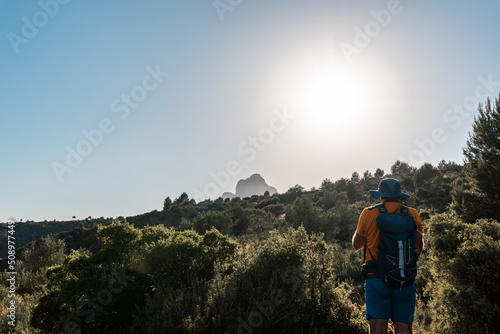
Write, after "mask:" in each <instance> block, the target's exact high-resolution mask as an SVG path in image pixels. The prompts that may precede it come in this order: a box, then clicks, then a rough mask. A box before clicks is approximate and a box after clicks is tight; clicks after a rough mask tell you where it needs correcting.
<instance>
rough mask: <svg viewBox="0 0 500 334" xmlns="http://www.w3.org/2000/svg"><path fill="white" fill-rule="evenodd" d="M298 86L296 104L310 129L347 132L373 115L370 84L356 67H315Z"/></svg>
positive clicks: (306, 72)
mask: <svg viewBox="0 0 500 334" xmlns="http://www.w3.org/2000/svg"><path fill="white" fill-rule="evenodd" d="M296 87H297V88H296V91H295V94H294V95H295V97H294V100H295V105H296V107H297V109H298V111H299V112H300V113H301V115H302V119H303V121H304V122H305V124H304V126H307V127H308V130H309V131H316V132H318V131H319V132H327V133H331V132H332V131H336V132H337V133H340V134H345V133H347V132H348V131H349V130H352V129H353V128H354V127H355V126H356V122H357V121H359V120H360V118H362V117H365V116H366V115H368V114H369V108H370V105H369V104H370V100H371V98H370V89H368V83H367V81H366V79H364V78H363V77H362V76H361V75H360V74H359V73H356V72H355V71H354V70H352V69H348V68H342V67H335V66H332V65H329V66H315V67H314V68H313V69H308V70H307V71H305V73H304V74H303V75H302V76H301V77H300V78H299V79H298V83H297V86H296Z"/></svg>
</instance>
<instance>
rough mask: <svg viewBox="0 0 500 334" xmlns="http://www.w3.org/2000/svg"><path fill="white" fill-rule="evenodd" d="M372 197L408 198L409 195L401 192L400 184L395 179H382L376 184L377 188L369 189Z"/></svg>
mask: <svg viewBox="0 0 500 334" xmlns="http://www.w3.org/2000/svg"><path fill="white" fill-rule="evenodd" d="M370 195H372V197H373V198H375V199H379V198H380V197H402V198H410V195H408V194H405V193H402V192H401V184H400V183H399V181H398V180H396V179H383V180H382V181H380V184H379V185H378V190H370Z"/></svg>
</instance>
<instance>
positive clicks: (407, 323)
mask: <svg viewBox="0 0 500 334" xmlns="http://www.w3.org/2000/svg"><path fill="white" fill-rule="evenodd" d="M370 195H371V196H372V197H373V198H375V199H380V204H378V205H375V206H371V207H368V208H365V209H364V210H363V212H362V213H361V215H360V217H359V221H358V227H357V229H356V232H354V235H353V237H352V245H353V246H354V248H355V249H357V250H359V249H361V248H364V257H365V263H364V264H363V268H362V274H363V277H364V279H365V300H366V319H367V320H369V328H370V334H379V333H383V334H386V333H387V323H388V319H389V318H390V319H392V322H393V324H394V330H395V333H396V334H406V333H412V322H413V315H414V312H415V276H416V262H417V259H418V255H419V254H420V252H421V251H422V246H423V244H422V236H423V235H422V233H423V230H422V221H421V220H420V216H419V215H418V213H417V211H416V210H415V209H413V208H410V207H406V206H404V205H403V204H402V201H403V199H408V198H409V197H410V196H409V195H408V194H405V193H402V192H401V185H400V183H399V181H398V180H395V179H383V180H382V181H380V184H379V188H378V190H370Z"/></svg>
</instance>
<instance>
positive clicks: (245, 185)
mask: <svg viewBox="0 0 500 334" xmlns="http://www.w3.org/2000/svg"><path fill="white" fill-rule="evenodd" d="M266 191H269V194H270V195H272V194H276V193H277V192H278V191H277V190H276V188H274V187H271V186H270V185H268V184H267V183H266V180H264V178H263V177H262V176H261V175H260V174H253V175H252V176H250V177H249V178H247V179H241V180H239V181H238V183H237V184H236V193H234V194H233V193H231V192H225V193H224V194H222V198H224V199H226V198H229V199H231V198H234V197H240V198H245V197H251V196H253V195H264V193H265V192H266Z"/></svg>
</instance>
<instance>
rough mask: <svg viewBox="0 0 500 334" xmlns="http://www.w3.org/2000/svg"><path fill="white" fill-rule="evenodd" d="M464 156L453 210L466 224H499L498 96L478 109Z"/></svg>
mask: <svg viewBox="0 0 500 334" xmlns="http://www.w3.org/2000/svg"><path fill="white" fill-rule="evenodd" d="M463 152H464V155H465V164H464V172H465V174H466V180H467V182H466V183H464V184H459V185H457V186H456V187H455V189H454V191H453V193H452V195H453V203H452V207H453V209H454V210H455V211H456V212H457V213H458V214H459V215H460V216H462V217H463V218H465V219H466V220H469V221H475V220H476V219H478V218H493V219H496V220H500V95H499V97H498V98H497V99H495V103H494V104H492V103H491V101H490V99H489V98H488V100H487V101H486V104H485V105H484V106H483V105H479V108H478V114H477V115H476V116H475V117H474V123H473V125H472V133H470V134H469V139H468V140H467V144H466V146H465V148H464V150H463Z"/></svg>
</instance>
